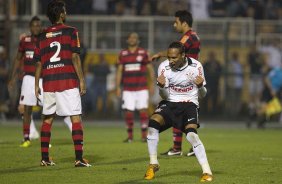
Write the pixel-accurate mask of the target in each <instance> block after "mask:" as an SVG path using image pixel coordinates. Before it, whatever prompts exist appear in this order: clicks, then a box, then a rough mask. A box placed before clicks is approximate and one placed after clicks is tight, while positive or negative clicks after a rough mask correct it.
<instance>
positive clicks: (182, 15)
mask: <svg viewBox="0 0 282 184" xmlns="http://www.w3.org/2000/svg"><path fill="white" fill-rule="evenodd" d="M174 16H175V17H178V18H179V21H180V22H181V23H183V22H186V23H187V24H188V25H189V27H192V24H193V17H192V14H191V13H190V12H188V11H186V10H179V11H177V12H175V15H174Z"/></svg>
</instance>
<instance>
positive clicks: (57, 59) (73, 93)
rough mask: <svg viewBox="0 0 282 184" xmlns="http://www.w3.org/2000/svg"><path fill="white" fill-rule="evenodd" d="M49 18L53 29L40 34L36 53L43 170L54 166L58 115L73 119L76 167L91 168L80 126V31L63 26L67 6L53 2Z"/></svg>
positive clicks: (36, 84) (82, 91) (36, 89)
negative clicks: (51, 149) (53, 128)
mask: <svg viewBox="0 0 282 184" xmlns="http://www.w3.org/2000/svg"><path fill="white" fill-rule="evenodd" d="M47 16H48V18H49V20H50V22H51V23H52V26H50V27H48V28H47V29H45V30H44V31H43V32H42V34H40V37H39V42H38V48H37V50H36V55H35V56H36V61H37V63H36V72H35V94H36V96H39V94H40V93H41V91H40V88H39V77H40V75H41V73H42V78H43V100H44V103H43V111H42V114H43V123H42V127H41V155H42V160H41V164H40V165H41V166H52V165H55V163H54V162H53V161H52V160H51V159H50V157H49V142H50V138H51V126H52V123H53V119H54V115H55V113H56V114H57V115H59V116H70V118H71V122H72V139H73V143H74V149H75V167H90V166H91V165H90V164H89V163H88V161H87V160H85V159H84V158H83V129H82V124H81V117H80V115H81V113H82V110H81V97H80V95H84V94H85V93H86V86H85V81H84V77H83V73H82V69H81V61H80V57H79V53H80V42H79V38H78V31H77V29H76V28H74V27H70V26H67V25H65V24H64V22H65V20H66V8H65V3H64V2H62V1H55V0H54V1H52V2H50V3H49V4H48V8H47Z"/></svg>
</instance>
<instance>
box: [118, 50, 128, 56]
mask: <svg viewBox="0 0 282 184" xmlns="http://www.w3.org/2000/svg"><path fill="white" fill-rule="evenodd" d="M128 54H129V50H128V49H122V50H121V51H120V52H119V55H120V56H126V55H128Z"/></svg>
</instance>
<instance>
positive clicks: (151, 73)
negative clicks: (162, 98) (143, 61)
mask: <svg viewBox="0 0 282 184" xmlns="http://www.w3.org/2000/svg"><path fill="white" fill-rule="evenodd" d="M147 70H148V73H149V80H150V81H149V85H150V86H149V92H150V94H151V95H153V94H154V92H155V86H154V82H153V81H154V79H155V71H154V68H153V65H152V64H147Z"/></svg>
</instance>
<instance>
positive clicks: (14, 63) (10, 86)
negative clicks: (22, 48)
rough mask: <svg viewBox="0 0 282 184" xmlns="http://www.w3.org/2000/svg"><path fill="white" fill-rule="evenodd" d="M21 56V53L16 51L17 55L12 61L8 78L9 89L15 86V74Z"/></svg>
mask: <svg viewBox="0 0 282 184" xmlns="http://www.w3.org/2000/svg"><path fill="white" fill-rule="evenodd" d="M22 57H23V53H21V52H18V53H17V56H16V58H15V60H14V62H13V67H12V71H11V76H10V80H9V82H8V88H9V89H10V90H11V89H13V87H14V86H15V82H16V78H17V75H16V73H17V72H16V71H17V69H18V68H19V66H20V61H21V59H22Z"/></svg>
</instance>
